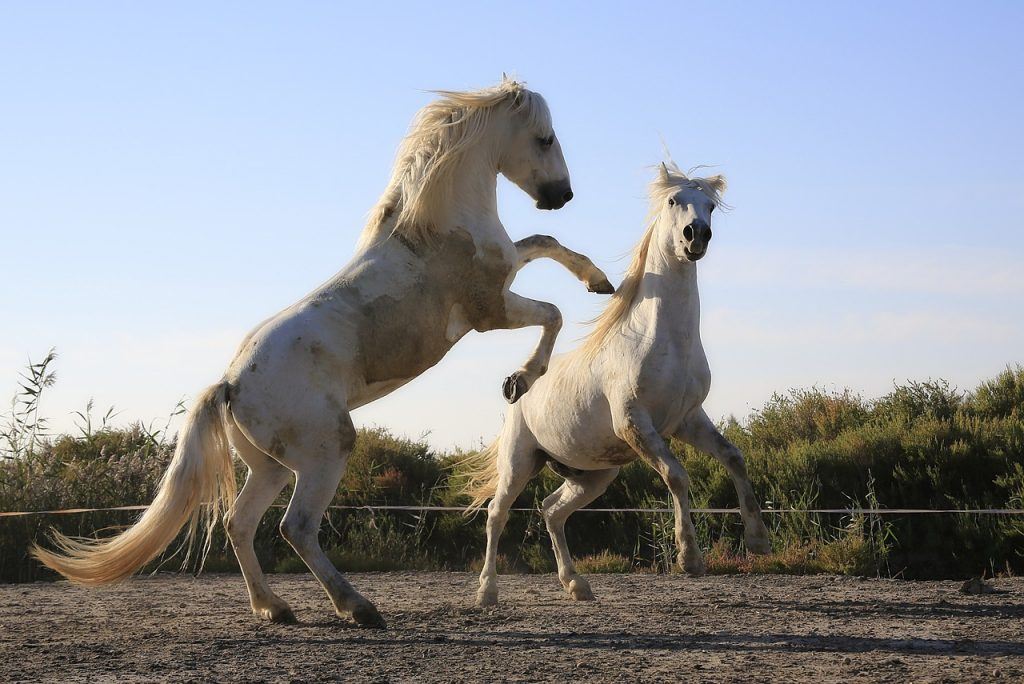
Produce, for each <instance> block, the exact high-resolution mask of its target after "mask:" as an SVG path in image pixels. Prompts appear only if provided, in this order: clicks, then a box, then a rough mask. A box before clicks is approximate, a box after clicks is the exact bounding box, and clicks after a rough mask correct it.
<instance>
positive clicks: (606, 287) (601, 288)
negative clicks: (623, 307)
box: [587, 278, 615, 294]
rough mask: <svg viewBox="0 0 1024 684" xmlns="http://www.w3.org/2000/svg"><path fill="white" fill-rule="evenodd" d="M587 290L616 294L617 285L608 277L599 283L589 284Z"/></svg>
mask: <svg viewBox="0 0 1024 684" xmlns="http://www.w3.org/2000/svg"><path fill="white" fill-rule="evenodd" d="M587 290H588V291H589V292H593V293H595V294H615V286H614V285H612V284H611V282H609V281H608V279H607V278H605V279H604V280H602V281H600V282H597V283H592V284H588V285H587Z"/></svg>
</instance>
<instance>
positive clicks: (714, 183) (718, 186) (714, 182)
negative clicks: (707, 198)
mask: <svg viewBox="0 0 1024 684" xmlns="http://www.w3.org/2000/svg"><path fill="white" fill-rule="evenodd" d="M707 181H708V185H710V186H711V187H712V188H714V190H715V192H717V193H718V194H719V195H721V194H724V193H725V189H726V188H727V187H729V184H728V183H727V182H726V180H725V176H723V175H722V174H718V175H717V176H711V177H710V178H708V179H707Z"/></svg>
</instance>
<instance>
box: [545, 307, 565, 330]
mask: <svg viewBox="0 0 1024 684" xmlns="http://www.w3.org/2000/svg"><path fill="white" fill-rule="evenodd" d="M544 327H545V328H555V329H558V330H560V329H561V328H562V312H561V311H559V309H558V307H557V306H555V305H554V304H548V305H547V306H545V307H544Z"/></svg>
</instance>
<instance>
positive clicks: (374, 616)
mask: <svg viewBox="0 0 1024 684" xmlns="http://www.w3.org/2000/svg"><path fill="white" fill-rule="evenodd" d="M352 619H353V620H355V621H356V624H357V625H359V626H360V627H367V628H369V629H387V628H388V626H387V624H386V623H385V622H384V618H383V617H381V614H380V612H379V611H378V610H377V609H376V608H374V607H373V605H372V604H369V603H367V604H365V605H361V606H356V608H355V609H354V610H353V611H352Z"/></svg>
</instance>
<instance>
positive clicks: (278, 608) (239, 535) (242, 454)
mask: <svg viewBox="0 0 1024 684" xmlns="http://www.w3.org/2000/svg"><path fill="white" fill-rule="evenodd" d="M229 423H230V427H229V440H230V442H231V445H232V446H233V447H234V448H235V451H236V452H237V453H238V456H239V458H241V459H242V461H243V462H244V463H245V464H246V465H247V466H248V467H249V476H248V477H247V478H246V480H245V485H244V486H243V487H242V491H241V492H239V494H238V498H237V499H235V503H234V505H233V506H232V507H231V513H230V515H229V517H228V519H227V521H226V523H225V528H226V530H227V534H228V539H230V540H231V546H232V548H234V550H235V557H236V558H238V565H239V567H240V568H241V570H242V577H243V578H244V579H245V586H246V588H247V589H248V590H249V602H250V604H251V605H252V612H253V613H254V614H255V615H257V616H259V617H261V618H264V619H267V620H270V621H271V622H284V623H290V622H295V614H294V613H292V609H291V608H290V607H289V606H288V604H287V603H286V602H284V601H283V600H282V599H280V598H279V597H278V596H277V595H276V594H274V592H273V591H271V590H270V586H269V585H268V584H267V580H266V577H265V576H264V575H263V569H262V568H260V563H259V560H258V559H257V558H256V552H255V550H254V549H253V538H254V537H255V535H256V528H257V527H258V526H259V522H260V519H261V518H262V517H263V514H264V513H265V512H266V510H267V508H269V507H270V504H272V503H273V502H274V499H275V498H277V495H278V494H279V493H280V492H281V490H282V489H284V486H285V485H286V484H287V483H288V481H289V480H290V479H291V477H292V473H291V471H289V470H288V469H287V468H285V467H284V466H282V465H281V464H280V463H278V462H277V461H275V460H274V459H272V458H271V457H270V456H268V455H267V454H265V453H263V452H262V451H260V450H259V449H258V448H256V446H254V445H253V444H252V442H250V441H249V440H248V439H247V438H246V437H245V435H243V434H242V431H241V430H239V429H238V427H237V426H235V425H234V422H233V421H229Z"/></svg>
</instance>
